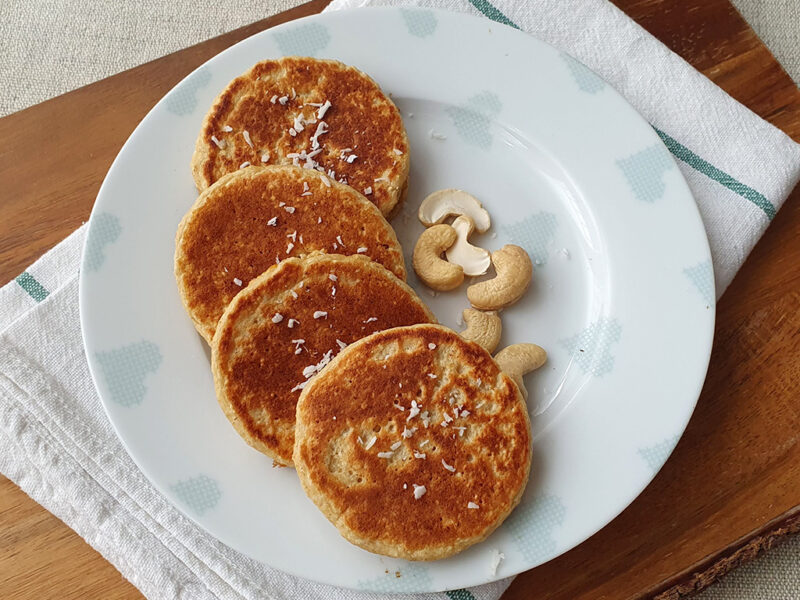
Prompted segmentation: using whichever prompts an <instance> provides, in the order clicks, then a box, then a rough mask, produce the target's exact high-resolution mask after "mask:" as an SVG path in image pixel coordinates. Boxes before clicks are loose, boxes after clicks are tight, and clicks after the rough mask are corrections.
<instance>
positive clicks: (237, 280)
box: [233, 277, 242, 287]
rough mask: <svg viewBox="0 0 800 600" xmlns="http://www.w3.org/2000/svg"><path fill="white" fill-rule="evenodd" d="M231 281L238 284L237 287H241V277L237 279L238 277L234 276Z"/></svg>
mask: <svg viewBox="0 0 800 600" xmlns="http://www.w3.org/2000/svg"><path fill="white" fill-rule="evenodd" d="M233 283H235V284H236V285H238V286H239V287H242V280H241V279H239V278H238V277H234V278H233Z"/></svg>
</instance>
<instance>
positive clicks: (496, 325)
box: [459, 308, 503, 354]
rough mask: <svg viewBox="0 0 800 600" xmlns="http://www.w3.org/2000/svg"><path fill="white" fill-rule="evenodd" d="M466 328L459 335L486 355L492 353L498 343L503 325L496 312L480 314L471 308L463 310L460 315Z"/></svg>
mask: <svg viewBox="0 0 800 600" xmlns="http://www.w3.org/2000/svg"><path fill="white" fill-rule="evenodd" d="M462 315H463V316H464V321H466V323H467V328H466V329H465V330H464V331H462V332H461V333H460V334H459V335H460V336H461V337H462V338H464V339H465V340H469V341H471V342H475V343H476V344H478V345H479V346H481V347H482V348H483V349H484V350H486V351H487V352H488V353H490V354H491V353H492V352H494V350H495V348H497V344H499V343H500V334H501V333H502V331H503V325H502V322H501V321H500V317H499V316H498V315H497V313H496V312H494V311H492V312H481V311H479V310H475V309H473V308H465V309H464V312H463V313H462Z"/></svg>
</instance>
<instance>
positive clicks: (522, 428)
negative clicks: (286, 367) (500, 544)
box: [294, 325, 531, 560]
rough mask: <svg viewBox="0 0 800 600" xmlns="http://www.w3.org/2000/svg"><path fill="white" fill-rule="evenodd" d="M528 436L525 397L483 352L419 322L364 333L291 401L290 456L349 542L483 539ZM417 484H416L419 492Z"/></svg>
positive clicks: (505, 500) (406, 553)
mask: <svg viewBox="0 0 800 600" xmlns="http://www.w3.org/2000/svg"><path fill="white" fill-rule="evenodd" d="M412 402H416V403H417V405H418V406H419V408H420V411H421V412H420V413H419V414H417V415H416V416H414V415H413V412H412ZM465 411H467V412H466V413H465ZM445 415H447V416H445ZM426 422H427V424H428V425H427V427H426V426H425V423H426ZM461 427H464V428H465V429H463V430H462V429H460V428H461ZM412 428H415V431H413V432H412V431H411V430H412ZM404 430H406V431H407V432H408V433H410V435H408V434H407V435H408V437H404V435H403V431H404ZM373 437H374V438H375V441H374V442H373V441H372V439H373ZM370 445H371V446H370ZM393 446H395V449H394V450H393ZM530 447H531V437H530V424H529V419H528V414H527V409H526V406H525V403H524V401H523V399H522V397H521V395H520V393H519V391H518V389H517V388H516V386H515V385H514V383H513V382H512V381H511V379H509V378H508V377H507V376H506V375H504V374H502V373H501V372H500V370H499V369H498V367H497V365H496V364H495V362H494V361H493V360H492V358H491V357H490V356H489V354H488V353H486V352H485V351H484V350H483V349H482V348H480V347H479V346H478V345H477V344H474V343H471V342H466V341H464V340H463V339H462V338H461V337H460V336H458V335H457V334H456V333H454V332H453V331H451V330H449V329H447V328H445V327H441V326H438V325H420V326H416V327H403V328H397V329H391V330H387V331H383V332H380V333H377V334H375V335H372V336H370V337H367V338H364V339H362V340H361V341H359V342H357V343H356V344H353V345H352V346H349V347H348V348H346V349H345V350H344V351H343V352H342V353H341V354H340V355H339V356H338V357H337V359H336V360H335V361H334V362H333V363H332V364H331V365H330V366H329V367H328V369H327V370H325V371H323V372H322V373H321V374H320V375H319V376H318V377H316V378H315V379H313V380H312V382H311V383H310V384H309V385H308V386H307V389H306V390H305V391H304V392H303V394H302V396H301V398H300V401H299V404H298V407H297V429H296V445H295V451H294V462H295V466H296V468H297V471H298V474H299V476H300V480H301V482H302V484H303V487H304V489H305V490H306V493H307V494H308V495H309V497H310V498H312V500H314V502H315V503H316V504H317V505H318V506H319V508H320V509H321V510H322V512H323V513H324V514H325V515H326V516H327V517H328V519H330V521H331V522H332V523H334V524H335V525H336V526H337V527H338V528H339V530H340V532H341V533H342V535H344V537H345V538H347V539H348V540H349V541H351V542H353V543H354V544H357V545H359V546H361V547H363V548H365V549H367V550H370V551H372V552H377V553H380V554H386V555H390V556H396V557H402V558H407V559H412V560H432V559H438V558H443V557H445V556H449V555H451V554H454V553H456V552H459V551H461V550H463V549H464V548H466V547H467V546H469V545H471V544H474V543H476V542H478V541H481V540H483V539H484V538H485V537H486V536H488V535H489V533H491V531H493V530H494V529H495V528H496V527H497V526H498V525H499V524H500V523H501V522H502V521H503V519H505V517H506V516H508V514H509V512H510V511H511V509H512V508H513V507H514V506H515V505H516V504H517V502H518V501H519V498H520V497H521V495H522V492H523V489H524V487H525V483H526V481H527V478H528V472H529V469H530V460H531V453H530ZM387 452H389V453H391V456H389V455H387V454H379V453H387ZM415 453H416V455H415ZM423 455H424V456H423ZM443 461H444V462H443ZM446 466H449V467H452V469H453V470H450V469H448V468H446ZM415 485H416V486H421V485H422V486H425V488H426V492H425V494H424V495H422V496H421V497H420V498H415V496H414V489H415ZM470 502H473V503H475V504H476V505H477V506H478V508H469V503H470Z"/></svg>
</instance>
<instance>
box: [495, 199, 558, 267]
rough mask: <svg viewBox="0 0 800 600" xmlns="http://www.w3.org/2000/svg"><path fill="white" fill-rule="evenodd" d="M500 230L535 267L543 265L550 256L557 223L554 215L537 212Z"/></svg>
mask: <svg viewBox="0 0 800 600" xmlns="http://www.w3.org/2000/svg"><path fill="white" fill-rule="evenodd" d="M501 229H502V230H503V232H504V233H505V234H506V235H507V236H508V237H509V239H510V240H511V243H512V244H516V245H517V246H521V247H522V248H525V250H526V252H527V253H528V254H529V255H530V257H531V260H532V261H533V262H534V263H535V264H536V265H543V264H546V263H547V259H548V257H549V256H550V251H549V247H550V244H552V242H553V239H554V238H555V237H556V230H557V229H558V221H557V219H556V216H555V215H554V214H551V213H548V212H539V213H536V214H533V215H528V216H527V217H525V218H524V219H522V221H519V222H518V223H513V224H512V225H503V226H502V228H501Z"/></svg>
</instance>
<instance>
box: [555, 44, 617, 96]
mask: <svg viewBox="0 0 800 600" xmlns="http://www.w3.org/2000/svg"><path fill="white" fill-rule="evenodd" d="M560 56H561V58H562V60H563V61H564V62H565V63H567V67H568V68H569V72H570V74H571V75H572V78H573V79H574V80H575V83H577V84H578V89H579V90H581V91H582V92H588V93H589V94H596V93H597V92H599V91H602V90H603V88H605V87H606V82H605V81H603V80H602V79H601V78H600V77H598V76H597V75H596V74H595V73H594V71H592V70H591V69H590V68H589V67H587V66H586V65H584V64H583V63H582V62H581V61H579V60H577V59H575V58H573V57H571V56H570V55H569V54H567V53H566V52H562V53H561V54H560Z"/></svg>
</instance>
